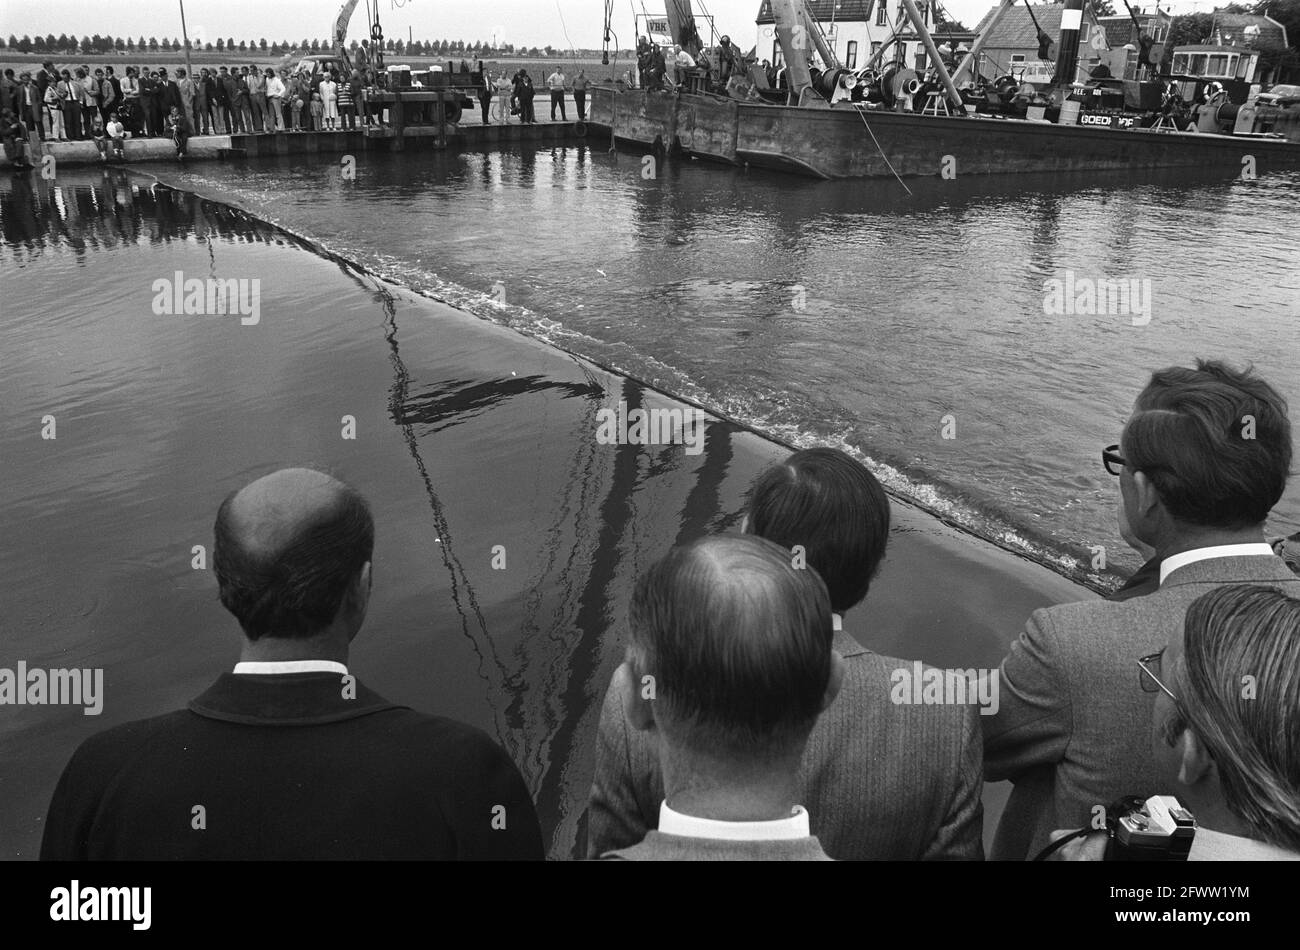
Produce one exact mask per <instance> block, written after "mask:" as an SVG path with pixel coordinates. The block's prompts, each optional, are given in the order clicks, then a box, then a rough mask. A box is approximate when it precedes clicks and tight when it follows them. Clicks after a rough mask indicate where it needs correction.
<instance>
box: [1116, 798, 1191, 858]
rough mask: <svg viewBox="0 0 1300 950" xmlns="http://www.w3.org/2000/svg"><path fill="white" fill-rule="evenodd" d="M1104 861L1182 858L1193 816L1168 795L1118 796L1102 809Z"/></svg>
mask: <svg viewBox="0 0 1300 950" xmlns="http://www.w3.org/2000/svg"><path fill="white" fill-rule="evenodd" d="M1106 830H1107V832H1108V833H1109V835H1110V837H1109V840H1108V841H1107V842H1106V858H1105V860H1107V861H1186V860H1187V853H1188V852H1189V851H1190V850H1191V849H1192V841H1193V840H1194V839H1195V837H1196V819H1195V818H1193V817H1192V813H1191V812H1189V811H1188V810H1187V809H1186V808H1184V807H1183V806H1182V805H1181V804H1180V803H1179V801H1178V799H1177V798H1175V797H1174V796H1172V795H1152V796H1151V797H1150V798H1148V799H1147V800H1146V801H1143V800H1142V799H1141V798H1138V797H1136V796H1130V797H1127V798H1121V799H1120V800H1119V801H1118V802H1116V803H1115V804H1114V805H1112V806H1111V807H1110V808H1109V809H1108V810H1107V811H1106Z"/></svg>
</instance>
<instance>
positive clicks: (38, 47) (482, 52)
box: [3, 33, 600, 57]
mask: <svg viewBox="0 0 1300 950" xmlns="http://www.w3.org/2000/svg"><path fill="white" fill-rule="evenodd" d="M3 45H4V47H5V48H7V49H9V50H12V51H14V52H18V53H63V54H74V53H83V54H90V53H100V54H103V53H113V52H118V53H169V52H177V53H179V52H181V51H182V50H183V49H184V48H185V44H184V43H182V42H181V41H180V40H179V39H176V38H174V37H173V38H172V39H168V38H167V37H163V38H162V39H158V38H157V37H156V36H151V37H149V38H148V39H145V38H144V37H143V36H141V37H140V38H138V39H132V38H131V37H121V36H100V35H99V34H98V33H96V34H95V35H94V36H83V37H81V39H77V38H76V37H75V36H69V35H68V34H66V33H61V34H60V35H58V36H55V35H54V34H53V33H50V34H47V35H46V36H23V37H21V38H20V37H17V36H14V35H13V34H10V36H9V39H8V41H6V42H5V43H4V44H3ZM360 45H361V44H360V43H359V42H358V41H357V40H352V42H351V43H349V44H348V46H349V48H351V49H356V48H357V47H358V46H360ZM189 48H190V49H191V50H193V51H196V52H197V51H203V52H209V53H211V52H217V53H226V52H229V53H236V52H238V53H259V52H260V53H264V54H266V55H268V56H280V55H283V54H286V53H289V54H292V53H301V54H304V55H305V54H307V53H321V52H325V53H328V52H330V51H332V50H333V49H334V44H333V42H332V41H331V40H308V39H304V40H301V41H300V42H297V43H293V42H290V41H288V40H286V41H284V42H282V43H277V42H268V41H267V40H266V38H265V37H263V38H262V39H260V40H240V41H239V42H238V43H236V42H235V39H234V37H229V38H220V37H219V38H218V39H217V40H215V41H214V42H204V41H199V40H193V39H191V40H190V42H189ZM384 51H385V52H387V53H392V54H394V55H396V56H403V55H410V56H466V57H468V56H536V57H542V56H548V57H549V56H568V55H571V53H573V52H576V53H578V54H579V55H598V54H599V52H600V51H599V50H576V51H570V50H560V49H556V48H555V47H553V46H541V47H539V46H533V47H526V46H521V47H518V48H516V47H515V45H514V44H513V43H502V44H499V45H497V46H492V45H491V44H490V43H487V42H485V41H483V40H476V41H474V42H472V43H467V42H465V41H464V40H415V41H413V42H411V41H407V40H403V39H386V40H385V41H384Z"/></svg>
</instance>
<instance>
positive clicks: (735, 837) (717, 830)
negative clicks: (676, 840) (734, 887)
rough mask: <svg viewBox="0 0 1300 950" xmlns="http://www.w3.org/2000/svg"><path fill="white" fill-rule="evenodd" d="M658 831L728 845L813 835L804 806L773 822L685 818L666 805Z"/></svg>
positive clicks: (660, 810)
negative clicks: (734, 842) (717, 840)
mask: <svg viewBox="0 0 1300 950" xmlns="http://www.w3.org/2000/svg"><path fill="white" fill-rule="evenodd" d="M659 830H660V831H661V832H663V833H664V834H666V835H680V836H682V837H683V838H714V839H719V838H720V839H723V840H726V841H778V840H781V841H784V840H787V839H791V838H807V837H808V836H809V835H811V834H812V832H811V831H810V830H809V824H808V812H807V811H805V810H804V807H803V806H802V805H795V806H794V810H793V811H792V812H791V813H790V817H789V818H777V819H775V820H774V821H717V820H715V819H713V818H696V817H695V816H694V815H683V814H682V813H681V812H677V811H673V810H672V809H671V808H669V807H668V802H666V801H665V802H663V803H662V804H660V806H659Z"/></svg>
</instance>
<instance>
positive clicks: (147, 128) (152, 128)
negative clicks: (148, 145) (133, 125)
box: [140, 68, 162, 136]
mask: <svg viewBox="0 0 1300 950" xmlns="http://www.w3.org/2000/svg"><path fill="white" fill-rule="evenodd" d="M160 93H161V90H160V89H159V88H158V71H157V70H153V71H150V70H147V69H144V68H141V70H140V110H141V112H142V113H143V121H142V124H143V125H144V134H145V135H147V136H155V135H162V107H161V105H160V103H159V101H158V96H159V94H160Z"/></svg>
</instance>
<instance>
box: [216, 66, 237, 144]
mask: <svg viewBox="0 0 1300 950" xmlns="http://www.w3.org/2000/svg"><path fill="white" fill-rule="evenodd" d="M216 103H217V114H218V115H219V116H221V124H222V125H224V126H225V127H226V134H227V135H233V134H234V133H236V132H242V131H243V127H242V126H241V125H240V124H239V123H240V119H239V116H238V114H237V113H236V112H235V80H234V77H233V76H231V75H230V71H229V70H228V69H226V67H225V66H221V67H219V68H218V72H217V98H216Z"/></svg>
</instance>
